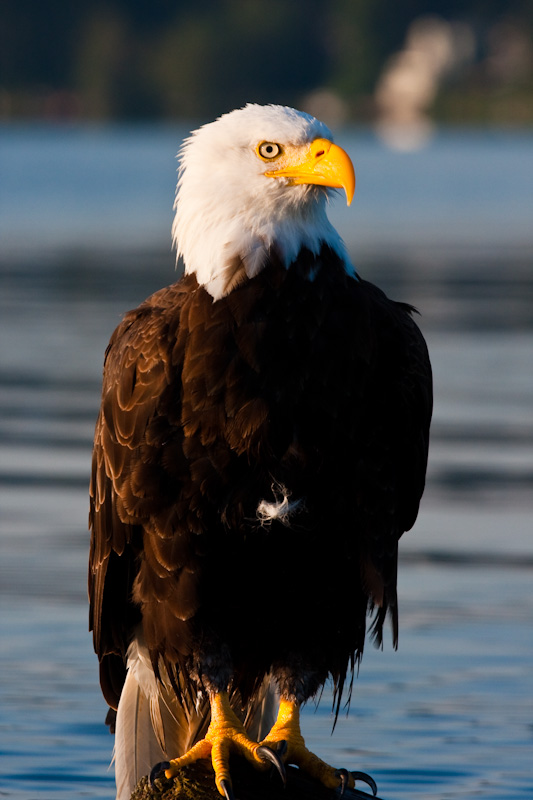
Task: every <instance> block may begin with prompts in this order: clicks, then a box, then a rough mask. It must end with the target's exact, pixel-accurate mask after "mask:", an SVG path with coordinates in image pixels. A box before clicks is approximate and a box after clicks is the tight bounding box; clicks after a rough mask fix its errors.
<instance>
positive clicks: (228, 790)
mask: <svg viewBox="0 0 533 800" xmlns="http://www.w3.org/2000/svg"><path fill="white" fill-rule="evenodd" d="M220 786H221V788H222V791H223V792H224V795H225V797H226V800H235V795H234V794H233V789H232V787H231V783H230V782H229V781H227V780H226V779H225V778H222V780H221V781H220Z"/></svg>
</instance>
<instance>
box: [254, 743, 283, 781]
mask: <svg viewBox="0 0 533 800" xmlns="http://www.w3.org/2000/svg"><path fill="white" fill-rule="evenodd" d="M255 752H256V753H257V755H258V756H259V757H260V758H262V759H263V761H270V762H271V763H272V764H274V766H275V767H276V769H277V771H278V772H279V775H280V778H281V780H282V781H283V785H284V786H285V785H286V783H287V773H286V772H285V765H284V763H283V761H282V760H281V758H280V757H279V755H278V754H277V753H275V752H274V751H273V750H271V749H270V747H267V746H266V745H264V744H262V745H260V747H258V748H257V750H256V751H255Z"/></svg>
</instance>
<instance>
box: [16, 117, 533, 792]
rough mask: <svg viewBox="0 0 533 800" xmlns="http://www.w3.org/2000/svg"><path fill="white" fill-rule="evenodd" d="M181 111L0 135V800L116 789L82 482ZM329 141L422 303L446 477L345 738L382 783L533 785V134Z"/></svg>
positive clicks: (163, 239)
mask: <svg viewBox="0 0 533 800" xmlns="http://www.w3.org/2000/svg"><path fill="white" fill-rule="evenodd" d="M187 129H188V128H187V126H186V125H171V124H167V125H143V126H127V125H115V126H97V125H77V126H71V127H68V126H50V125H49V126H41V127H39V126H35V125H33V126H24V125H18V124H13V123H12V124H10V125H8V126H4V127H0V158H1V163H0V174H1V179H0V180H1V184H0V224H1V230H0V236H1V243H2V244H1V254H0V342H1V346H0V525H1V530H0V546H1V564H0V579H1V588H0V601H1V614H0V626H1V628H2V632H1V643H2V646H1V656H0V663H1V666H0V698H1V706H0V752H1V753H2V762H1V766H0V770H1V775H0V796H8V797H13V798H19V799H20V800H59V798H67V797H69V798H72V797H108V798H111V797H112V796H113V785H114V784H113V773H112V770H110V769H109V762H110V759H111V752H112V737H110V736H109V735H108V733H107V731H106V728H105V726H104V724H103V721H104V717H105V704H104V701H103V699H102V697H101V695H100V690H99V686H98V674H97V673H98V670H97V663H96V658H95V656H94V654H93V653H92V646H91V640H90V636H89V634H88V632H87V601H86V562H87V550H88V533H87V530H86V519H87V484H88V474H89V463H90V452H91V441H92V434H93V426H94V421H95V418H96V414H97V410H98V404H99V391H100V378H101V368H102V359H103V353H104V350H105V347H106V344H107V341H108V340H109V337H110V334H111V332H112V330H113V328H114V327H115V325H116V324H117V323H118V321H119V320H120V317H121V314H122V313H123V312H124V311H125V310H127V309H128V308H131V307H133V306H135V305H136V304H138V303H139V302H140V301H141V300H142V299H144V297H145V296H146V295H148V294H149V293H151V292H152V291H154V290H156V289H158V288H159V287H161V286H163V285H166V284H168V283H170V282H172V281H173V280H174V278H175V276H174V256H173V254H172V253H171V251H170V224H171V219H172V202H173V194H174V183H175V153H176V151H177V148H178V146H179V143H180V141H181V139H182V137H183V136H184V135H185V133H186V131H187ZM337 138H338V141H339V142H340V143H341V144H342V145H343V146H344V147H345V148H346V149H347V150H348V151H349V152H350V154H351V155H352V157H353V159H354V162H355V165H356V173H357V180H358V184H357V190H356V197H355V202H354V204H353V205H352V207H351V208H350V209H347V208H345V207H344V205H343V201H342V200H341V199H340V198H339V199H338V200H336V201H335V202H334V203H333V204H332V207H331V218H332V220H333V221H334V223H335V224H336V225H337V226H338V227H339V229H340V230H341V232H342V234H343V236H344V238H345V240H346V242H347V244H348V246H349V249H350V252H351V253H352V255H353V258H354V261H355V263H356V264H357V266H358V268H359V271H360V272H361V273H362V274H363V275H364V277H366V278H369V279H370V280H373V281H374V282H377V283H378V284H379V285H381V286H382V287H383V288H384V289H385V290H386V291H387V292H388V293H389V294H390V295H391V296H392V297H394V298H395V299H398V300H405V301H408V302H411V303H414V304H415V305H416V306H417V307H418V309H419V310H420V312H421V317H420V325H421V327H422V329H423V331H424V333H425V335H426V338H427V340H428V343H429V347H430V352H431V356H432V361H433V365H434V371H435V392H436V408H435V421H434V426H433V437H432V447H431V456H430V466H429V480H428V488H427V492H426V495H425V499H424V502H423V505H422V510H421V513H420V517H419V521H418V523H417V525H416V527H415V530H414V531H412V532H410V533H409V534H407V535H406V536H405V537H404V540H403V541H402V545H403V546H402V557H401V564H400V571H399V592H400V623H401V624H400V647H399V651H398V652H397V653H396V652H394V651H393V650H392V647H391V645H390V642H389V641H388V642H386V645H385V651H384V652H378V651H375V650H374V649H373V648H372V646H371V645H369V646H368V650H367V653H366V654H365V658H364V660H363V664H362V668H361V671H360V675H359V677H358V679H357V680H356V684H355V689H354V695H353V699H352V707H351V711H350V714H349V716H348V717H344V716H343V717H342V718H341V719H340V720H339V723H338V725H337V728H336V730H335V733H334V735H333V736H330V731H331V721H332V720H331V715H330V704H329V702H328V696H327V692H326V694H325V696H324V698H323V699H322V703H321V705H320V707H319V709H318V711H315V709H314V708H312V707H311V708H309V709H307V712H306V715H305V731H306V733H307V737H308V744H309V745H310V746H311V747H312V748H314V749H315V750H316V751H317V752H318V753H320V754H322V755H323V756H324V757H325V758H327V759H329V760H331V761H332V762H333V763H335V764H338V765H341V766H343V765H344V766H347V767H348V768H350V769H364V770H366V771H368V772H370V773H371V774H372V775H373V776H374V777H375V779H376V780H377V782H378V785H379V794H380V796H381V797H383V798H385V800H414V798H425V800H447V799H448V798H454V799H455V798H464V799H465V800H467V798H468V800H471V799H472V798H478V797H483V798H494V800H518V799H519V798H530V797H532V796H533V767H532V765H533V714H532V712H533V626H532V623H533V591H532V589H533V585H532V578H533V524H532V519H533V517H532V511H533V496H532V486H533V272H532V254H533V225H532V211H533V180H532V176H533V135H532V134H531V133H520V132H513V131H502V130H500V131H494V130H493V131H490V130H485V129H477V128H469V129H457V128H452V129H443V130H440V131H437V132H436V133H435V135H434V137H433V138H431V139H430V140H429V141H428V142H427V143H426V145H425V146H424V147H421V148H419V149H416V150H413V151H412V152H398V151H394V150H391V149H389V148H387V147H386V146H385V144H384V143H383V141H381V140H380V139H379V138H378V137H377V136H376V135H375V134H374V133H373V132H372V131H371V130H370V129H361V128H360V129H349V128H345V129H343V130H342V131H341V132H340V133H339V136H338V137H337Z"/></svg>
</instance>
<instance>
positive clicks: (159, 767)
mask: <svg viewBox="0 0 533 800" xmlns="http://www.w3.org/2000/svg"><path fill="white" fill-rule="evenodd" d="M169 768H170V762H169V761H159V762H158V763H157V764H156V765H155V767H152V769H151V772H150V786H151V787H152V789H155V782H156V779H157V778H159V777H160V776H161V773H162V772H164V771H165V770H166V769H169Z"/></svg>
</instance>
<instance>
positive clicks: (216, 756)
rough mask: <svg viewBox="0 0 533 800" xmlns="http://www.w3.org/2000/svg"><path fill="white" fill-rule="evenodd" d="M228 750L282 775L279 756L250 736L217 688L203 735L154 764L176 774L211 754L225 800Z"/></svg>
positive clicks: (228, 792) (168, 775) (229, 795)
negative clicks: (181, 751) (180, 752)
mask: <svg viewBox="0 0 533 800" xmlns="http://www.w3.org/2000/svg"><path fill="white" fill-rule="evenodd" d="M231 752H234V753H239V754H240V755H242V756H244V757H245V758H246V759H247V760H248V761H250V762H251V763H252V764H253V765H254V766H255V767H256V768H259V769H266V768H267V766H268V764H269V763H272V764H274V765H275V766H276V768H277V769H278V771H279V772H280V774H281V776H282V778H283V779H284V778H285V768H284V766H283V763H282V761H281V760H280V758H279V756H278V755H277V754H276V753H274V752H273V751H272V750H271V749H270V748H269V747H268V745H266V744H265V743H261V744H259V743H258V742H254V741H253V739H250V738H249V736H248V734H247V733H246V730H245V728H244V725H243V724H242V722H241V721H240V719H238V717H237V716H236V714H235V712H234V711H233V709H232V708H231V706H230V703H229V698H228V695H227V692H219V693H217V694H214V695H213V696H212V697H211V722H210V724H209V728H208V729H207V733H206V735H205V738H204V739H201V740H200V741H199V742H197V743H196V744H195V745H194V746H193V747H191V749H190V750H188V751H187V752H186V753H185V754H184V755H183V756H180V757H179V758H174V759H172V760H171V761H170V762H167V763H164V764H161V765H157V766H158V768H159V771H162V770H163V768H164V773H165V777H166V778H169V779H171V778H175V777H176V775H177V774H178V772H179V771H180V769H182V767H186V766H187V765H188V764H192V763H194V762H195V761H198V760H199V759H203V758H209V757H211V762H212V764H213V769H214V771H215V783H216V786H217V789H218V791H219V793H220V794H221V795H222V796H223V797H226V798H227V800H233V791H232V788H231V776H230V772H229V756H230V753H231ZM154 769H155V768H154ZM152 772H153V770H152Z"/></svg>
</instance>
